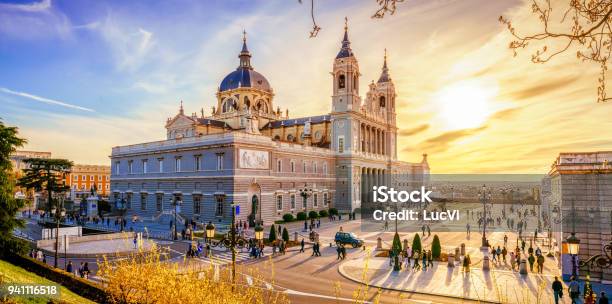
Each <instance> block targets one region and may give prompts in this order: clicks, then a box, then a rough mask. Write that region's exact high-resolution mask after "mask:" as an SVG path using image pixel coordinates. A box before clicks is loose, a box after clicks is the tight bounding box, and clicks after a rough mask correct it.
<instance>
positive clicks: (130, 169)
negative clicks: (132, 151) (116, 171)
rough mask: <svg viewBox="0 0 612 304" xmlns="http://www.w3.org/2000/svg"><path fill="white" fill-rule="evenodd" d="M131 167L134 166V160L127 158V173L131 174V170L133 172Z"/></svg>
mask: <svg viewBox="0 0 612 304" xmlns="http://www.w3.org/2000/svg"><path fill="white" fill-rule="evenodd" d="M133 168H134V162H133V161H131V160H129V161H128V174H132V172H134V171H132V169H133Z"/></svg>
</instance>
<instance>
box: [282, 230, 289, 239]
mask: <svg viewBox="0 0 612 304" xmlns="http://www.w3.org/2000/svg"><path fill="white" fill-rule="evenodd" d="M283 241H285V242H289V231H288V230H287V227H285V228H283Z"/></svg>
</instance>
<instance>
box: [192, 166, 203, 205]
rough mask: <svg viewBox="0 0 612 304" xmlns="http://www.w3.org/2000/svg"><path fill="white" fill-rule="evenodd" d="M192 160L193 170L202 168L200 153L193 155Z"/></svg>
mask: <svg viewBox="0 0 612 304" xmlns="http://www.w3.org/2000/svg"><path fill="white" fill-rule="evenodd" d="M193 162H194V163H195V170H196V171H200V170H202V155H195V156H194V157H193ZM198 213H199V212H198Z"/></svg>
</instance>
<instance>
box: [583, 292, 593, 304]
mask: <svg viewBox="0 0 612 304" xmlns="http://www.w3.org/2000/svg"><path fill="white" fill-rule="evenodd" d="M584 304H595V294H594V293H593V290H590V291H589V293H588V294H587V295H586V296H585V297H584Z"/></svg>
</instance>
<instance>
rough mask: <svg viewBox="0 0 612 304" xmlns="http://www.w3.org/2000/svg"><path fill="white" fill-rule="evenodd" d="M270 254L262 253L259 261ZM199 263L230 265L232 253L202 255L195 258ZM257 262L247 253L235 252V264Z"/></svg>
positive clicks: (222, 252) (218, 252) (220, 252)
mask: <svg viewBox="0 0 612 304" xmlns="http://www.w3.org/2000/svg"><path fill="white" fill-rule="evenodd" d="M269 254H270V253H269V252H266V251H264V256H263V257H262V258H261V259H265V258H268V255H269ZM196 259H197V260H198V261H200V262H204V263H208V264H212V265H220V266H224V265H227V264H231V263H232V252H231V251H229V250H226V251H215V250H213V252H212V254H211V255H210V256H208V257H204V255H200V257H199V258H196ZM254 261H257V260H256V259H254V258H253V257H251V256H250V255H249V253H248V252H247V251H238V252H236V263H242V264H245V263H249V262H254Z"/></svg>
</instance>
